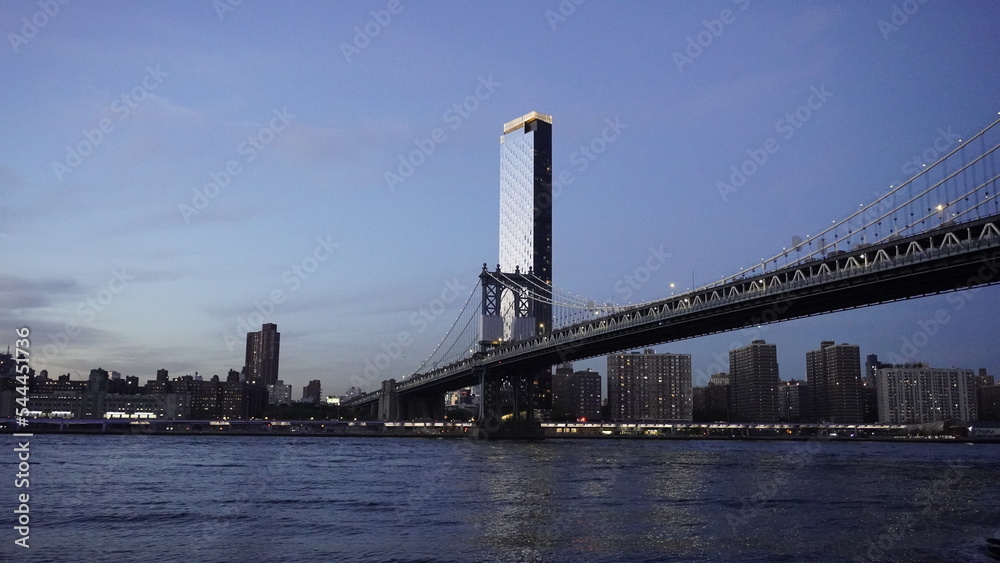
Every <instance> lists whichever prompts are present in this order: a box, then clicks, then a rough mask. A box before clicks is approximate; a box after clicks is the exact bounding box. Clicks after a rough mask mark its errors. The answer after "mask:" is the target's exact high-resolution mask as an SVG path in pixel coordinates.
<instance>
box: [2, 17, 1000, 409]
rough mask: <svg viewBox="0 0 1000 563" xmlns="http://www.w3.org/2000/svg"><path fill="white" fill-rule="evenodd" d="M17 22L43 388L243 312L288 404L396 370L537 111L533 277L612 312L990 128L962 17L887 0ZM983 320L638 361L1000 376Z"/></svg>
mask: <svg viewBox="0 0 1000 563" xmlns="http://www.w3.org/2000/svg"><path fill="white" fill-rule="evenodd" d="M390 4H391V5H392V6H394V11H390ZM39 9H40V8H39V7H38V5H37V4H36V3H32V2H9V3H5V4H4V5H3V6H0V15H2V18H0V21H3V22H7V23H6V29H7V31H9V32H11V33H15V34H20V35H23V37H24V42H15V43H12V44H11V45H9V46H8V48H6V49H5V50H4V51H3V52H2V54H0V62H2V63H3V64H4V65H5V66H6V68H9V69H10V72H11V73H12V74H11V75H12V76H18V77H21V80H23V88H18V89H11V91H8V92H6V93H5V94H4V96H5V98H4V99H5V101H6V102H7V106H8V107H9V108H10V110H11V111H10V112H9V114H8V115H5V116H4V117H3V120H4V124H5V125H6V126H7V128H8V131H9V135H8V136H7V138H6V139H5V140H3V141H0V143H3V145H2V146H3V147H4V149H6V150H5V151H3V153H2V154H5V155H6V156H5V157H4V158H3V159H2V160H0V195H2V196H3V198H4V201H5V204H4V205H5V207H4V209H3V213H4V215H5V224H4V225H3V227H0V235H2V236H0V248H3V249H5V250H6V252H7V253H6V254H5V255H6V256H9V257H10V259H11V260H13V259H14V258H15V257H16V258H17V261H18V262H17V264H18V266H17V267H16V268H12V269H11V270H8V271H7V272H5V273H4V274H2V275H0V345H2V344H4V343H7V342H11V343H12V342H13V340H14V328H15V327H16V326H23V325H27V326H30V327H31V328H32V332H33V336H34V339H33V346H34V347H35V350H36V351H38V360H39V361H38V362H36V363H35V364H34V367H35V368H36V369H37V370H41V369H48V371H49V373H50V376H52V377H55V376H56V375H58V374H61V373H67V372H68V373H73V372H76V371H79V372H80V373H87V372H88V371H89V370H90V369H92V368H94V367H98V366H103V367H105V368H106V369H112V370H116V371H120V372H122V373H124V374H129V375H132V374H134V375H138V376H139V377H140V378H141V379H143V380H145V379H146V378H148V377H151V376H152V374H154V373H155V371H156V369H158V368H161V367H167V368H168V369H170V371H171V372H172V373H194V372H196V371H198V372H201V373H203V374H207V373H220V374H221V373H225V371H226V370H228V369H232V368H235V369H240V367H241V366H242V365H243V358H242V356H243V353H244V342H245V336H246V332H252V331H256V330H259V328H260V326H261V325H262V324H263V323H276V324H279V325H281V326H282V327H283V331H282V332H284V333H285V339H284V340H285V342H284V343H283V344H284V345H283V346H282V356H283V357H282V365H281V373H282V376H281V378H282V379H283V380H284V381H285V382H286V383H287V384H291V385H293V386H295V387H302V386H304V385H306V384H307V383H308V382H309V381H311V380H314V379H318V380H320V381H322V384H323V387H324V389H329V390H331V391H332V393H331V394H340V393H342V392H343V391H344V390H346V388H347V387H348V386H349V385H350V384H351V376H363V374H364V370H365V368H366V365H367V362H371V361H374V359H375V358H376V357H378V355H379V354H382V353H384V350H385V349H386V347H390V344H391V343H393V342H399V337H400V336H401V335H403V334H404V333H405V335H406V336H407V337H408V338H409V339H410V340H408V341H409V342H412V343H411V344H409V345H407V346H405V347H402V348H401V349H400V352H399V354H398V355H397V356H396V357H393V358H391V362H390V365H389V366H387V367H386V368H385V369H381V368H380V369H379V374H378V377H377V378H375V380H373V381H372V382H371V384H370V386H369V388H376V387H377V386H378V383H379V381H380V380H381V379H386V378H389V377H395V378H399V377H401V376H404V375H407V374H408V373H409V370H412V369H414V368H415V367H416V366H418V365H419V364H420V361H421V360H423V358H424V357H425V356H426V354H427V353H428V352H429V351H430V350H431V349H432V348H433V346H434V345H435V344H436V343H437V341H438V340H439V339H440V338H441V336H442V335H443V334H444V333H445V331H446V330H447V328H448V325H449V324H450V322H451V321H452V320H453V318H454V316H455V315H456V314H457V311H458V309H459V308H460V307H461V304H462V302H463V301H464V298H465V297H466V296H467V294H468V293H469V292H471V291H472V288H473V287H474V285H475V276H476V275H477V274H478V271H479V266H480V265H481V264H482V263H483V262H487V263H490V264H491V266H492V264H493V263H494V261H495V260H496V259H497V257H496V255H495V253H496V247H497V245H496V239H497V236H496V234H497V231H498V229H497V223H496V221H497V209H496V205H497V203H496V202H497V194H498V191H499V187H498V176H499V170H498V166H497V145H496V138H497V135H498V134H500V133H501V131H500V130H499V124H501V123H504V122H506V121H509V120H510V119H511V118H513V117H514V116H517V115H522V114H524V113H525V112H528V111H534V110H537V111H541V112H545V113H546V114H550V115H552V116H553V120H554V121H555V123H556V128H555V131H554V138H553V155H552V160H553V177H554V181H555V185H554V186H553V192H554V200H555V201H554V205H553V241H552V244H553V262H554V265H553V272H554V273H555V276H554V279H553V283H554V285H555V286H556V287H560V288H565V289H567V290H570V291H572V292H574V293H576V294H579V295H582V296H586V297H588V298H592V299H594V300H596V301H598V302H606V301H612V302H616V303H627V302H640V301H646V300H649V299H655V298H657V297H661V296H664V295H668V294H669V293H670V292H671V291H681V290H683V289H684V288H686V287H689V286H691V285H692V283H694V284H695V285H703V284H705V283H709V282H712V281H715V280H717V279H719V278H720V277H722V276H725V275H728V274H732V273H734V272H735V271H738V270H739V269H741V268H742V267H744V266H746V265H748V264H750V263H752V262H753V261H754V260H756V259H757V258H759V257H761V256H767V255H770V254H772V253H774V252H775V251H778V250H779V249H780V248H781V247H783V246H787V245H788V244H789V243H790V242H791V241H792V240H793V238H794V237H804V236H805V235H808V234H811V233H814V232H816V231H817V230H819V229H820V228H822V226H823V225H826V224H829V222H830V220H831V219H840V218H841V217H843V216H846V215H847V214H849V213H850V212H851V210H852V209H853V208H856V207H857V205H858V204H860V203H867V202H869V201H871V200H872V199H874V197H875V194H877V193H881V192H884V191H885V190H886V188H887V187H888V186H889V185H890V184H895V183H898V182H899V181H901V180H903V179H904V178H905V177H906V176H908V175H910V174H912V173H914V172H916V171H917V170H919V166H920V165H921V164H922V162H921V161H923V160H933V157H934V155H937V154H941V153H942V152H943V151H946V150H948V149H949V148H951V147H954V146H955V143H956V142H957V139H960V138H962V137H961V136H962V135H969V134H971V133H972V132H974V131H976V130H977V129H978V128H980V127H982V126H983V125H985V124H986V123H988V122H989V121H991V120H992V119H993V118H994V117H995V116H996V115H997V111H998V110H1000V104H998V103H997V102H998V101H1000V96H998V95H997V94H998V93H1000V79H998V77H996V76H994V75H993V74H991V73H989V72H988V69H989V68H991V67H990V66H989V65H990V63H991V61H994V60H996V58H997V55H998V54H1000V53H998V46H997V45H996V44H995V41H993V40H992V37H995V36H996V34H997V31H998V30H997V26H998V24H997V23H996V22H997V21H1000V18H997V17H995V16H996V15H998V14H997V11H998V7H997V6H995V5H993V4H989V3H974V2H970V3H962V4H952V5H948V6H937V5H921V6H920V9H919V11H918V12H917V13H915V14H912V15H911V16H909V17H908V18H907V19H908V21H907V22H906V23H905V25H895V26H894V27H896V29H891V28H887V27H885V26H884V25H881V24H880V23H879V22H880V21H889V20H890V19H891V13H892V4H891V3H885V4H876V3H872V4H870V5H863V6H852V7H843V6H831V5H827V4H821V3H797V4H772V5H756V4H750V3H746V4H744V3H732V4H731V3H720V4H719V5H717V6H708V5H691V6H683V5H681V6H660V5H657V4H634V5H627V6H615V7H605V6H600V5H596V4H594V5H591V4H586V5H581V6H577V8H576V11H575V12H574V13H573V14H570V15H561V14H559V12H558V10H559V8H558V7H557V5H555V4H554V5H552V6H547V5H537V4H533V3H531V4H528V3H522V4H516V5H512V7H508V8H501V7H492V6H483V7H478V8H476V9H472V8H466V7H462V8H450V9H447V10H446V9H445V8H443V7H439V6H416V5H414V6H411V5H409V4H392V3H385V2H381V3H380V2H374V3H371V4H368V5H365V6H361V5H355V6H340V5H316V6H294V5H293V6H281V7H279V6H277V5H268V4H264V5H243V6H240V7H238V8H234V9H233V10H232V11H231V12H223V13H221V14H220V13H217V12H216V11H215V10H214V9H213V8H212V7H211V6H209V5H204V6H202V5H199V6H183V5H182V6H177V7H169V8H168V7H163V6H160V5H156V4H152V5H142V7H139V5H124V6H117V7H115V9H114V10H110V9H93V8H89V9H88V8H87V7H86V6H82V5H76V4H68V5H65V6H62V5H60V8H59V10H60V11H59V13H58V14H56V15H53V16H51V17H50V18H47V19H46V21H47V23H46V25H44V26H42V27H41V28H40V29H36V32H35V33H34V34H31V33H30V28H26V29H27V31H28V32H29V33H25V30H24V29H22V28H24V24H23V22H22V18H27V19H28V21H30V20H31V18H32V16H33V14H34V13H36V12H37V11H39ZM726 9H728V10H730V11H731V14H730V15H731V16H732V17H731V18H729V17H727V18H722V17H721V13H720V10H726ZM549 12H551V13H554V14H557V15H558V16H559V17H555V18H553V17H552V16H551V14H550V13H549ZM723 20H726V21H725V22H724V21H723ZM441 21H448V22H450V23H451V24H452V25H451V27H452V28H453V30H454V33H453V34H452V35H450V36H446V37H442V36H440V34H438V33H436V32H437V30H438V29H439V26H440V22H441ZM369 29H376V30H377V31H378V33H376V34H369V33H368V31H366V30H369ZM774 29H783V30H787V32H786V33H784V34H777V35H776V34H774V33H773V30H774ZM95 30H101V31H100V37H99V36H98V35H97V32H96V31H95ZM504 30H506V31H504ZM510 30H514V31H513V36H511V35H510ZM716 31H718V33H716ZM706 34H707V35H706ZM28 35H30V37H28ZM623 36H627V37H628V38H629V40H628V41H623V40H622V39H621V38H622V37H623ZM952 36H953V37H961V38H963V41H961V42H950V41H945V40H944V39H942V38H944V37H952ZM606 37H607V38H606ZM706 38H707V39H706ZM8 39H9V37H8ZM515 39H516V40H515ZM497 42H502V44H504V45H506V46H507V49H506V52H505V53H501V54H493V53H491V50H493V45H495V44H496V43H497ZM969 44H972V45H975V46H976V49H972V50H971V51H970V50H969V49H967V48H966V47H965V46H967V45H969ZM163 45H166V46H168V47H169V48H167V49H164V48H163ZM122 46H125V47H127V48H122ZM459 51H464V52H467V53H469V56H468V57H464V58H463V59H464V60H455V59H454V57H453V56H451V55H450V53H454V52H459ZM760 52H766V53H768V55H769V56H767V57H759V56H757V54H759V53H760ZM206 53H211V54H206ZM442 60H446V61H448V64H447V65H443V64H441V63H440V62H439V61H442ZM636 77H641V80H637V79H636ZM314 79H315V80H314ZM400 84H406V85H408V87H407V88H398V86H399V85H400ZM889 85H892V86H893V87H892V88H890V87H889ZM398 90H403V91H404V92H401V93H398V94H396V93H393V92H396V91H398ZM898 92H906V95H905V96H901V95H899V94H898ZM802 108H804V110H803V109H802ZM800 110H801V111H800ZM789 116H791V117H789ZM805 116H808V118H806V119H804V118H803V117H805ZM767 139H774V140H776V141H777V143H778V150H777V151H776V152H773V153H770V154H769V156H768V157H767V161H766V162H765V163H763V164H759V165H758V166H754V167H753V169H754V174H752V175H751V177H747V178H744V181H743V182H742V183H741V182H739V181H738V180H739V178H738V175H736V174H735V173H734V171H735V170H737V169H738V168H740V167H741V165H742V163H744V162H745V161H746V159H747V158H748V157H747V155H748V154H756V153H754V151H755V150H757V149H759V147H760V146H762V143H763V142H764V141H766V140H767ZM83 153H86V154H83ZM734 176H737V177H736V178H735V181H734V178H733V177H734ZM736 184H740V185H739V186H737V185H736ZM639 280H645V281H639ZM671 284H673V289H671V288H672V286H671ZM453 294H454V295H453ZM439 304H440V305H441V307H440V308H439V307H438V305H439ZM998 304H1000V291H998V289H997V288H984V289H979V290H975V291H971V292H962V293H955V294H951V295H945V296H938V297H930V298H923V299H918V300H913V301H908V302H905V303H897V304H890V305H882V306H878V307H869V308H865V309H860V310H856V311H848V312H843V313H836V314H830V315H823V316H820V317H816V318H810V319H802V320H797V321H792V322H786V323H780V324H777V325H769V326H763V327H761V328H760V329H754V328H751V329H748V330H743V331H734V332H730V333H726V334H722V335H717V336H711V337H704V338H698V339H694V340H689V341H684V342H681V343H674V344H672V345H671V346H669V347H668V346H659V347H657V350H658V351H661V352H662V351H665V350H667V349H669V350H670V351H675V352H683V353H685V354H690V355H691V356H692V371H693V374H694V380H695V385H698V384H703V383H704V381H706V380H707V377H708V375H709V374H711V373H712V372H713V371H726V370H725V369H713V367H714V366H715V365H716V364H717V363H718V362H720V361H721V360H718V358H727V355H728V351H729V349H730V348H732V347H734V345H736V347H739V346H744V345H747V344H749V343H750V342H751V341H752V340H754V339H758V338H761V339H765V340H767V341H768V342H769V343H776V344H778V350H779V351H778V363H779V364H780V365H781V366H782V370H781V373H782V379H790V378H796V379H801V378H804V376H805V371H806V370H805V358H804V354H802V353H799V351H800V350H801V351H805V350H809V349H812V348H813V347H815V344H816V343H817V342H820V341H823V340H834V341H836V342H851V343H852V344H856V345H860V346H861V348H862V351H863V353H865V354H868V353H876V354H878V355H879V357H880V358H884V359H889V358H891V356H892V355H893V354H897V355H899V356H900V357H903V358H905V359H910V360H913V361H925V362H927V363H929V364H931V365H935V366H947V365H952V364H955V363H958V367H963V368H968V369H978V368H979V367H984V368H987V370H988V371H989V372H990V373H997V372H1000V357H998V356H997V352H996V351H995V342H994V339H993V338H992V337H991V336H990V335H992V334H995V333H996V332H997V329H998V328H1000V321H998V320H997V318H996V315H995V311H996V310H997V305H998ZM70 324H72V325H73V326H74V327H76V330H71V329H70V328H69V327H70ZM4 335H7V336H4ZM46 346H50V347H51V348H49V349H46V348H45V347H46ZM911 352H912V353H911ZM890 361H891V360H890ZM42 362H44V365H42ZM602 362H603V359H602V358H595V359H592V360H584V361H578V362H575V363H576V365H577V366H578V368H579V369H586V368H588V367H591V368H594V369H595V370H597V371H601V370H602V369H603V365H602ZM720 365H722V366H725V362H724V361H721V364H720Z"/></svg>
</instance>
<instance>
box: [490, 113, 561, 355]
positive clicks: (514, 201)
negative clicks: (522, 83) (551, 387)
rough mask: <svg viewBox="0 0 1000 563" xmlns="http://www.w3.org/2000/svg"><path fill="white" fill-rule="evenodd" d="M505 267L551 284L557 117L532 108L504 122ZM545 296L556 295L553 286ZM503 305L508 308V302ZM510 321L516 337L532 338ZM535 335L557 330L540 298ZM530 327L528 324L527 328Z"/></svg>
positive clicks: (502, 259) (502, 238) (502, 222)
mask: <svg viewBox="0 0 1000 563" xmlns="http://www.w3.org/2000/svg"><path fill="white" fill-rule="evenodd" d="M500 268H501V270H503V271H504V272H506V273H513V272H514V271H515V268H519V269H520V271H521V273H522V274H527V273H528V272H529V271H530V272H532V273H533V274H534V275H535V276H537V278H539V279H540V280H541V281H542V282H544V284H545V285H546V287H549V286H551V284H552V116H550V115H545V114H543V113H538V112H534V111H533V112H531V113H528V114H526V115H523V116H521V117H519V118H517V119H514V120H513V121H508V122H507V123H505V124H504V127H503V135H502V136H501V137H500ZM545 297H546V298H548V299H549V300H551V289H549V290H548V294H547V295H545ZM504 309H507V307H506V306H505V307H504ZM505 324H506V325H507V329H508V334H510V332H511V331H513V333H514V334H513V335H512V336H513V337H514V338H515V339H517V338H518V337H528V336H531V334H525V333H524V330H523V329H522V330H518V329H516V328H515V327H514V323H513V319H510V321H509V322H508V323H505ZM533 324H534V326H533V327H532V328H533V330H529V331H528V332H534V333H535V334H538V333H542V332H547V331H549V330H551V329H552V307H551V305H548V304H545V303H536V304H535V308H534V311H533ZM524 328H527V327H524ZM518 333H521V334H518Z"/></svg>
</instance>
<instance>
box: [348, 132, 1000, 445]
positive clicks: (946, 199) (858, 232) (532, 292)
mask: <svg viewBox="0 0 1000 563" xmlns="http://www.w3.org/2000/svg"><path fill="white" fill-rule="evenodd" d="M998 124H1000V119H997V120H996V121H993V122H992V123H990V124H989V125H988V126H986V127H985V128H984V129H982V130H981V131H979V132H978V133H976V134H975V135H973V136H972V137H971V138H969V139H965V140H962V141H960V142H959V144H958V146H957V147H956V148H955V149H954V150H952V151H951V152H949V153H948V154H946V155H944V156H942V157H941V158H940V159H938V160H937V161H936V162H933V163H927V164H925V165H924V167H923V169H922V170H921V171H920V172H919V173H918V174H916V175H914V176H913V177H912V178H910V179H909V180H907V181H905V182H903V183H902V184H900V185H898V186H890V189H889V191H888V192H887V193H885V194H884V195H882V196H880V197H878V198H877V199H876V200H875V201H873V202H871V203H869V204H868V205H862V206H860V207H859V208H858V209H857V210H856V211H855V212H854V213H852V214H851V215H850V216H848V217H846V218H844V219H842V220H840V221H834V222H832V224H831V225H829V226H828V227H826V228H824V229H822V230H821V231H819V232H818V233H817V234H815V235H811V236H809V237H806V238H805V239H803V240H796V241H795V242H794V244H793V246H792V247H790V248H784V249H782V250H781V252H779V253H777V254H775V255H773V256H771V257H769V258H765V259H762V260H761V261H759V262H755V263H754V265H752V266H750V267H748V268H745V269H743V270H741V271H739V272H736V273H735V274H733V275H732V276H730V277H727V278H725V279H722V280H720V281H718V282H715V283H712V284H709V285H705V286H702V287H698V288H694V289H691V290H689V291H686V292H683V293H680V294H677V295H671V296H669V297H664V298H662V299H657V300H654V301H650V302H646V303H641V304H638V305H629V306H615V305H612V304H598V303H596V302H595V301H593V300H589V299H586V298H583V297H580V296H577V295H574V294H572V293H569V292H567V291H564V290H562V289H558V288H555V287H552V286H551V285H549V284H548V283H546V282H544V281H543V280H541V279H539V278H538V277H537V276H535V275H534V273H533V272H531V271H528V272H520V271H515V272H501V271H500V268H499V266H498V267H497V268H495V269H494V270H490V269H488V268H487V266H486V265H485V264H484V265H483V267H482V270H481V272H480V274H479V282H478V284H477V285H476V287H475V288H474V289H473V291H472V293H471V294H470V295H469V298H468V299H467V300H466V302H465V305H464V306H463V308H462V311H461V313H460V314H459V315H458V318H457V319H456V320H455V322H454V323H453V324H452V325H451V327H450V329H449V330H448V332H447V334H446V335H445V336H444V338H443V339H442V340H441V342H440V344H438V346H437V347H436V348H435V349H434V351H433V352H431V354H430V355H429V356H428V358H427V360H426V361H424V362H423V364H421V365H420V366H419V367H417V369H415V370H414V371H413V372H412V373H410V374H408V375H407V376H405V377H402V378H401V379H399V380H398V381H397V380H395V379H389V380H386V381H383V382H381V386H380V388H378V389H376V390H374V391H372V392H369V393H365V394H363V395H360V396H357V397H354V398H353V399H351V400H349V401H347V402H346V403H345V405H346V406H348V407H351V408H354V409H356V410H357V412H359V413H361V415H362V416H366V417H367V419H368V420H375V419H378V420H388V421H397V420H412V419H417V418H438V419H440V418H442V417H443V411H444V401H443V395H444V393H445V392H447V391H451V390H455V389H460V388H463V387H468V386H472V385H480V386H481V394H482V397H481V399H482V400H481V405H480V412H479V414H478V416H477V417H476V422H477V425H478V428H479V431H478V432H479V434H480V435H481V436H482V437H489V438H502V437H531V436H533V435H535V434H537V432H536V431H535V430H534V429H536V428H537V426H538V423H537V421H536V420H535V418H534V412H533V408H532V383H533V380H534V378H535V376H536V375H537V374H538V373H540V372H543V371H545V370H550V369H551V366H553V365H556V364H559V363H563V362H568V361H573V360H580V359H585V358H590V357H595V356H602V355H606V354H611V353H616V352H621V351H624V350H630V349H634V348H637V347H643V346H651V345H656V344H663V343H668V342H674V341H678V340H684V339H688V338H694V337H698V336H704V335H708V334H714V333H720V332H726V331H730V330H735V329H740V328H744V327H747V326H756V325H759V324H767V323H773V322H778V321H784V320H790V319H795V318H801V317H807V316H813V315H821V314H826V313H831V312H835V311H841V310H845V309H853V308H858V307H865V306H870V305H877V304H881V303H889V302H893V301H898V300H902V299H910V298H914V297H920V296H926V295H933V294H938V293H942V292H949V291H956V290H962V289H967V288H972V287H977V286H983V285H991V284H995V283H997V282H998V281H1000V199H998V198H997V179H998V174H997V154H996V151H997V149H998V148H1000V127H997V125H998ZM539 307H544V308H547V309H548V308H550V309H551V311H552V319H553V323H552V324H553V326H551V327H536V328H538V329H539V330H537V331H532V330H518V320H519V319H525V320H526V319H530V318H532V316H533V315H532V312H533V309H535V308H539ZM505 322H506V323H508V330H507V331H506V332H503V331H500V333H501V334H510V335H511V337H510V338H509V339H507V340H500V339H495V338H489V337H487V335H490V334H496V333H497V331H496V330H494V328H495V327H497V326H499V325H500V324H501V323H505ZM505 405H506V408H505ZM504 410H508V411H510V412H507V413H504V412H502V411H504Z"/></svg>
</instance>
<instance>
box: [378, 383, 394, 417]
mask: <svg viewBox="0 0 1000 563" xmlns="http://www.w3.org/2000/svg"><path fill="white" fill-rule="evenodd" d="M378 419H379V420H384V421H387V422H395V421H397V420H399V396H398V395H397V394H396V380H395V379H387V380H385V381H383V382H382V396H381V397H379V399H378Z"/></svg>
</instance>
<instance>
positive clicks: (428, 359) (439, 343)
mask: <svg viewBox="0 0 1000 563" xmlns="http://www.w3.org/2000/svg"><path fill="white" fill-rule="evenodd" d="M476 295H479V282H478V281H477V282H476V286H475V287H473V288H472V292H471V293H469V297H468V298H467V299H466V300H465V304H464V305H462V310H461V311H460V312H459V313H458V316H457V317H455V321H454V322H453V323H451V327H449V328H448V332H447V333H446V334H445V335H444V337H443V338H442V339H441V342H438V345H437V346H436V347H435V348H434V350H433V351H431V353H430V355H429V356H427V359H426V360H424V361H423V363H422V364H420V365H419V366H418V367H417V369H415V370H413V372H412V373H420V371H421V370H423V369H424V368H425V367H427V364H429V363H431V360H432V359H433V358H434V355H435V354H437V353H438V351H439V350H440V349H441V347H442V346H444V344H445V342H447V341H448V337H450V336H451V333H452V331H454V330H455V326H456V325H458V323H459V321H460V320H462V315H464V314H465V312H466V310H467V309H468V308H469V303H471V302H472V298H473V297H475V296H476ZM478 309H479V307H476V312H478ZM475 318H476V315H472V316H471V317H470V320H469V322H466V324H465V327H464V328H463V329H462V332H463V333H464V332H465V330H466V329H467V328H468V326H469V323H470V322H471V320H472V319H475ZM460 334H461V333H460ZM456 341H457V337H456ZM453 347H454V344H452V347H449V349H448V351H450V350H451V349H452V348H453ZM445 353H446V354H447V352H445Z"/></svg>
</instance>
